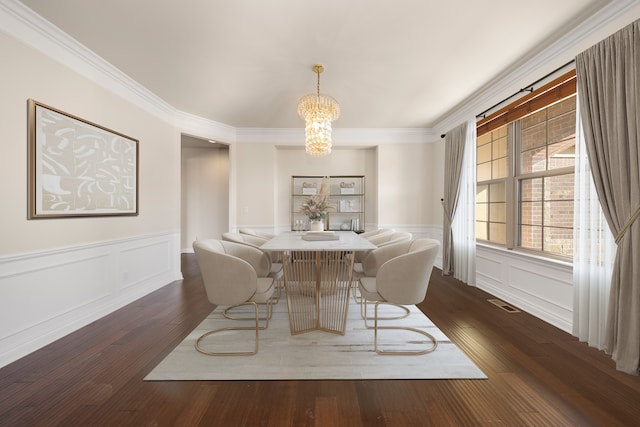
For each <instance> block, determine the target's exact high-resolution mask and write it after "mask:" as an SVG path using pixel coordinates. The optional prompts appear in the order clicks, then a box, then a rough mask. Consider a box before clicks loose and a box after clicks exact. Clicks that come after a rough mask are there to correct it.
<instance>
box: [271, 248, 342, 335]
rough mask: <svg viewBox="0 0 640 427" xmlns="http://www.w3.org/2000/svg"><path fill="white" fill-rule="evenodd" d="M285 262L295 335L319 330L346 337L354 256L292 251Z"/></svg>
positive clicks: (291, 326) (285, 275) (285, 280)
mask: <svg viewBox="0 0 640 427" xmlns="http://www.w3.org/2000/svg"><path fill="white" fill-rule="evenodd" d="M349 254H350V255H349ZM282 260H283V268H284V285H285V289H286V293H287V307H288V311H289V325H290V328H291V335H297V334H301V333H305V332H310V331H318V330H319V331H325V332H331V333H334V334H340V335H344V333H345V329H346V326H347V312H348V310H349V292H350V289H351V281H352V278H353V252H342V251H290V252H283V253H282Z"/></svg>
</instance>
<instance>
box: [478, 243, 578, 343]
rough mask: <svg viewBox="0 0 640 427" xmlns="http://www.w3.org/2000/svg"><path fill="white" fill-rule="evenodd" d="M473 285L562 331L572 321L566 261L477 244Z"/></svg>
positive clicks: (570, 278) (570, 272)
mask: <svg viewBox="0 0 640 427" xmlns="http://www.w3.org/2000/svg"><path fill="white" fill-rule="evenodd" d="M476 252H477V258H476V268H477V271H476V286H477V287H478V288H480V289H482V290H484V291H486V292H488V293H490V294H491V295H494V296H496V297H498V298H500V299H502V300H504V301H506V302H509V303H511V304H513V305H515V306H517V307H518V308H520V309H521V310H523V311H526V312H528V313H530V314H532V315H534V316H536V317H538V318H540V319H542V320H544V321H545V322H547V323H550V324H552V325H554V326H556V327H558V328H560V329H562V330H563V331H565V332H568V333H571V328H572V325H573V268H572V266H571V265H570V264H568V263H562V262H556V261H552V260H545V259H543V258H540V257H535V256H531V255H528V254H524V253H520V252H516V251H507V250H505V249H500V248H492V247H487V246H481V245H478V246H477V249H476Z"/></svg>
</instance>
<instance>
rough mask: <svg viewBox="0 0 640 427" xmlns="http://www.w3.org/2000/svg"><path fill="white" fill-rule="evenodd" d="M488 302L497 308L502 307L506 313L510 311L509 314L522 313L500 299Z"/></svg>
mask: <svg viewBox="0 0 640 427" xmlns="http://www.w3.org/2000/svg"><path fill="white" fill-rule="evenodd" d="M487 301H489V302H490V303H491V304H493V305H495V306H497V307H500V308H501V309H503V310H504V311H508V312H509V313H520V310H518V309H517V308H515V307H512V306H510V305H509V304H507V303H506V302H504V301H501V300H499V299H488V300H487Z"/></svg>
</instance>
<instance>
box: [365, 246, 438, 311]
mask: <svg viewBox="0 0 640 427" xmlns="http://www.w3.org/2000/svg"><path fill="white" fill-rule="evenodd" d="M403 248H404V249H405V253H401V254H400V255H397V256H395V257H393V258H391V259H389V260H388V261H386V262H385V263H384V264H382V265H381V266H380V268H378V271H377V274H376V286H377V292H378V293H379V294H380V295H381V296H382V297H383V298H384V299H385V300H387V301H389V302H393V303H396V304H419V303H420V302H422V301H423V300H424V298H425V295H426V294H427V287H428V286H429V279H430V278H431V272H432V271H433V264H434V263H435V260H436V256H437V255H438V251H439V249H440V242H438V241H437V240H434V239H416V240H413V241H411V242H409V244H408V245H406V244H405V242H402V244H401V245H400V246H397V247H395V248H394V249H395V250H397V251H399V252H401V251H402V249H403ZM384 249H386V248H380V249H378V250H384Z"/></svg>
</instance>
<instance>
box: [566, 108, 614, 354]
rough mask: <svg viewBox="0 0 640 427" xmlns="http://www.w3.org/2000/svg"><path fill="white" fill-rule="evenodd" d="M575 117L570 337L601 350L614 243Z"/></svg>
mask: <svg viewBox="0 0 640 427" xmlns="http://www.w3.org/2000/svg"><path fill="white" fill-rule="evenodd" d="M576 105H579V103H578V102H576ZM576 117H577V120H576V122H577V123H576V132H577V133H576V173H575V193H574V194H575V196H574V197H575V202H574V229H573V241H574V253H573V335H574V336H576V337H578V339H579V340H580V341H586V342H587V344H589V346H591V347H595V348H597V349H599V350H604V348H605V333H606V326H607V306H608V304H609V292H610V288H611V274H612V271H613V261H614V258H615V254H616V244H615V242H614V239H613V235H612V234H611V231H610V229H609V226H608V225H607V221H606V219H605V217H604V214H603V213H602V209H601V208H600V201H599V200H598V194H597V193H596V188H595V185H594V183H593V178H592V176H591V168H590V167H589V159H588V158H587V149H586V147H585V143H584V135H583V131H582V120H581V119H580V114H579V112H577V114H576Z"/></svg>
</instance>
